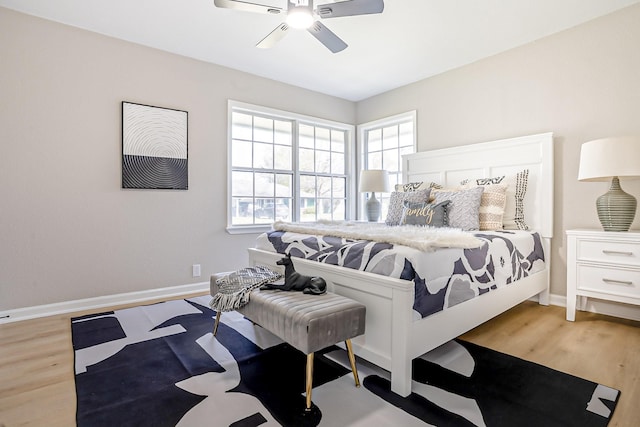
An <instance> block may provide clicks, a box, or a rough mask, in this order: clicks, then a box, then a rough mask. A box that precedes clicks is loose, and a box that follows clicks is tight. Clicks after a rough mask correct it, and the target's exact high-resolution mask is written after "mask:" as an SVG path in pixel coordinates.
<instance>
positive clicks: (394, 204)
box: [385, 189, 431, 225]
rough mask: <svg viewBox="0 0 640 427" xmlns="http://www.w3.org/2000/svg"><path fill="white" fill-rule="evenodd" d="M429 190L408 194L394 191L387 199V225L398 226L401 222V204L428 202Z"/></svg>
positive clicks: (402, 207) (402, 206)
mask: <svg viewBox="0 0 640 427" xmlns="http://www.w3.org/2000/svg"><path fill="white" fill-rule="evenodd" d="M430 193H431V190H429V189H427V190H418V191H409V192H400V191H394V192H392V193H391V198H390V199H389V210H388V211H387V219H386V220H385V224H387V225H400V223H401V221H402V210H403V209H404V205H403V203H404V202H405V201H407V202H428V201H429V194H430Z"/></svg>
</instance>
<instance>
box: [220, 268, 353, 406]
mask: <svg viewBox="0 0 640 427" xmlns="http://www.w3.org/2000/svg"><path fill="white" fill-rule="evenodd" d="M227 274H228V273H218V274H214V275H212V276H211V283H210V288H211V295H215V294H217V293H218V285H217V283H216V281H217V279H219V278H221V277H224V276H225V275H227ZM237 311H238V312H239V313H242V314H243V315H244V316H245V317H246V318H247V319H249V320H251V321H252V322H253V323H256V324H258V325H260V326H261V327H263V328H264V329H266V330H268V331H269V332H271V333H272V334H274V335H276V336H277V337H279V338H281V339H282V340H284V341H285V342H287V343H288V344H290V345H291V346H292V347H294V348H296V349H298V350H300V351H301V352H303V353H304V354H306V355H307V367H306V374H307V376H306V393H307V401H306V410H307V411H309V410H311V388H312V382H313V354H314V352H316V351H318V350H322V349H323V348H326V347H329V346H331V345H334V344H337V343H339V342H342V341H344V342H345V345H346V347H347V352H348V354H349V362H350V363H351V370H352V371H353V378H354V380H355V383H356V387H360V380H359V379H358V371H357V369H356V363H355V357H354V355H353V348H352V346H351V338H354V337H357V336H359V335H362V334H364V327H365V313H366V307H365V306H364V305H363V304H360V303H359V302H356V301H354V300H352V299H349V298H346V297H343V296H340V295H337V294H334V293H330V292H327V293H325V294H323V295H309V294H303V293H302V292H288V291H281V290H260V289H257V290H254V291H253V292H252V293H251V299H250V301H249V303H248V304H247V305H245V306H244V307H242V308H240V309H238V310H237ZM221 314H222V312H221V311H218V312H217V313H216V320H215V323H214V326H213V335H214V336H215V335H216V332H217V330H218V324H219V322H220V316H221Z"/></svg>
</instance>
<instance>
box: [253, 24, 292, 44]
mask: <svg viewBox="0 0 640 427" xmlns="http://www.w3.org/2000/svg"><path fill="white" fill-rule="evenodd" d="M288 29H289V26H288V25H287V24H286V23H284V22H283V23H282V24H280V25H278V26H277V27H276V28H275V30H273V31H271V32H270V33H269V34H268V35H267V37H265V38H263V39H262V40H260V42H258V44H257V45H256V47H259V48H260V49H269V48H270V47H273V46H275V44H276V43H278V42H279V41H280V40H282V39H283V38H284V36H286V35H287V30H288Z"/></svg>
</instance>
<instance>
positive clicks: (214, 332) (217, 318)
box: [213, 310, 222, 337]
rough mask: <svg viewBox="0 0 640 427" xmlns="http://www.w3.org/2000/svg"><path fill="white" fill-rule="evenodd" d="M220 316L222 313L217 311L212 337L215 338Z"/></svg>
mask: <svg viewBox="0 0 640 427" xmlns="http://www.w3.org/2000/svg"><path fill="white" fill-rule="evenodd" d="M221 314H222V311H220V310H218V311H217V312H216V322H215V323H214V324H213V336H214V337H215V336H216V333H217V332H218V324H219V323H220V315H221Z"/></svg>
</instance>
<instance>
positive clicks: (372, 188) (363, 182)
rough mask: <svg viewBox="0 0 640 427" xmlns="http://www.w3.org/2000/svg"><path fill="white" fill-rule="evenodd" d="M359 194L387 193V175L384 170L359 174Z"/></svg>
mask: <svg viewBox="0 0 640 427" xmlns="http://www.w3.org/2000/svg"><path fill="white" fill-rule="evenodd" d="M360 192H362V193H375V192H378V193H388V192H389V174H388V172H387V171H386V170H381V169H367V170H363V171H361V172H360Z"/></svg>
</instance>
